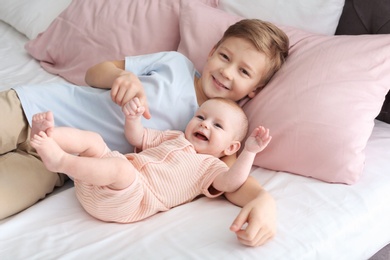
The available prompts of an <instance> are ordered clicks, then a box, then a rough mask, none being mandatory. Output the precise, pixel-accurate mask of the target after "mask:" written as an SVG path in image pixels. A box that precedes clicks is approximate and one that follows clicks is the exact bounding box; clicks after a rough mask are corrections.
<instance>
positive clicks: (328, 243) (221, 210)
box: [0, 22, 390, 260]
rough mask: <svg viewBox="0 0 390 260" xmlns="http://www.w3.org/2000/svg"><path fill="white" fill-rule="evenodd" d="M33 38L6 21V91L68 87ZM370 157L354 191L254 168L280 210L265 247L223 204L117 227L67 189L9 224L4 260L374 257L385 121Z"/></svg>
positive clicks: (388, 164)
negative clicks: (31, 43) (237, 229)
mask: <svg viewBox="0 0 390 260" xmlns="http://www.w3.org/2000/svg"><path fill="white" fill-rule="evenodd" d="M26 41H27V38H25V37H24V36H22V35H21V34H19V33H18V32H16V31H15V30H13V29H12V28H11V27H9V26H8V25H6V24H4V23H2V22H0V57H1V61H0V90H4V89H8V88H10V87H11V86H14V85H17V84H26V83H38V82H49V81H61V80H62V79H60V78H59V77H57V76H53V75H51V74H49V73H47V72H45V71H44V70H43V69H41V68H40V67H39V64H38V63H37V62H36V61H35V60H33V59H32V58H30V57H29V56H28V54H27V53H26V52H25V51H24V49H23V45H24V43H25V42H26ZM2 123H5V122H2ZM366 152H367V162H366V167H365V171H364V174H363V177H362V179H361V180H360V181H359V182H358V183H357V184H355V185H353V186H347V185H342V184H328V183H324V182H321V181H317V180H314V179H309V178H305V177H300V176H297V175H292V174H288V173H284V172H274V171H269V170H264V169H261V168H254V169H253V171H252V175H253V176H255V178H256V179H257V180H258V181H259V182H260V183H261V184H263V186H264V187H265V189H266V190H268V191H269V192H270V193H271V195H273V196H274V198H275V199H276V202H277V207H278V228H277V234H276V237H275V238H274V239H273V240H272V241H270V242H268V243H267V244H266V245H264V246H262V247H257V248H250V247H245V246H243V245H241V244H239V243H238V241H237V240H236V238H235V235H234V234H233V233H232V232H230V231H229V226H230V224H231V222H232V221H233V219H234V218H235V216H236V215H237V214H238V212H239V208H238V207H236V206H233V205H232V204H230V203H229V202H228V201H227V200H225V199H223V198H218V199H214V200H211V199H207V198H201V199H198V200H196V201H194V202H191V203H189V204H186V205H183V206H179V207H177V208H174V209H172V210H170V211H168V212H165V213H161V214H157V215H155V216H153V217H151V218H149V219H147V220H145V221H142V222H139V223H135V224H112V223H103V222H100V221H98V220H95V219H94V218H92V217H90V216H89V215H88V214H87V213H86V212H85V211H84V210H83V209H82V208H81V206H80V204H79V203H78V201H77V199H76V197H75V194H74V188H73V186H72V184H71V183H68V184H67V185H66V186H65V187H63V188H62V189H60V190H58V191H56V192H55V194H52V195H51V196H49V197H48V198H46V199H44V200H43V201H41V202H39V203H37V204H36V205H34V206H33V207H31V208H29V209H27V210H25V211H23V212H21V213H19V214H17V215H15V216H13V217H10V218H8V219H5V220H2V221H0V259H12V260H14V259H76V258H77V259H86V258H90V259H300V260H301V259H326V260H329V259H367V258H369V257H370V256H372V255H373V254H374V253H375V252H377V251H378V250H379V249H381V248H382V247H383V246H385V245H386V244H388V243H389V242H390V160H389V158H390V125H389V124H385V123H383V122H380V121H376V125H375V128H374V132H373V134H372V136H371V138H370V140H369V142H368V146H367V150H366Z"/></svg>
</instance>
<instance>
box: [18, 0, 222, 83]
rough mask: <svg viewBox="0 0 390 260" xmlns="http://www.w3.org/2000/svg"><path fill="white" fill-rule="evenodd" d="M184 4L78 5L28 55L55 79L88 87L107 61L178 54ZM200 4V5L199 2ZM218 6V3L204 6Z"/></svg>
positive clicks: (80, 0) (121, 0) (135, 0)
mask: <svg viewBox="0 0 390 260" xmlns="http://www.w3.org/2000/svg"><path fill="white" fill-rule="evenodd" d="M182 1H184V2H185V1H191V2H194V3H195V1H193V0H181V1H178V0H164V1H154V0H132V1H128V0H117V1H106V0H73V1H72V3H71V4H70V5H69V7H68V8H67V9H66V10H65V11H64V12H62V13H61V14H60V15H59V16H58V17H57V18H56V19H55V20H54V21H53V23H52V24H51V25H50V26H49V28H48V29H47V30H46V31H45V32H44V33H42V34H40V35H39V36H38V37H37V38H36V39H34V40H32V41H30V42H28V43H27V44H26V46H25V47H26V50H27V51H28V52H29V54H31V55H32V56H33V57H34V58H35V59H37V60H39V61H40V63H41V66H42V67H43V68H44V69H45V70H47V71H48V72H50V73H53V74H58V75H60V76H62V77H63V78H65V79H66V80H68V81H70V82H72V83H74V84H77V85H86V83H85V81H84V77H85V72H86V70H87V69H88V68H89V67H91V66H93V65H95V64H97V63H99V62H102V61H105V60H121V59H124V57H125V56H130V55H138V54H146V53H152V52H158V51H168V50H177V47H178V44H179V12H180V5H181V2H182ZM198 1H199V0H198ZM202 2H204V3H206V4H208V5H211V6H217V3H218V0H202Z"/></svg>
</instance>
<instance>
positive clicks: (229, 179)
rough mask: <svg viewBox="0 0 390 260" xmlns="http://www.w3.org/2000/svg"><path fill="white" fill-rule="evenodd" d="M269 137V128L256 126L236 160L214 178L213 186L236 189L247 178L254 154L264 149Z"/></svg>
mask: <svg viewBox="0 0 390 260" xmlns="http://www.w3.org/2000/svg"><path fill="white" fill-rule="evenodd" d="M271 139H272V137H271V136H270V135H269V129H266V128H264V127H262V126H259V127H256V128H255V129H254V130H253V132H252V134H251V135H250V136H249V137H248V139H247V140H246V142H245V147H244V149H243V151H242V152H241V154H240V155H239V156H238V158H237V160H236V162H235V163H234V164H233V165H232V166H231V168H230V169H229V170H228V171H227V172H225V173H222V174H220V175H218V176H217V177H216V178H215V179H214V182H213V187H214V188H215V189H217V190H219V191H224V192H233V191H235V190H237V189H238V188H239V187H240V186H241V185H242V184H243V183H244V182H245V181H246V179H247V178H248V175H249V173H250V170H251V168H252V164H253V160H254V159H255V156H256V154H257V153H259V152H261V151H262V150H264V149H265V147H267V145H268V144H269V142H270V141H271Z"/></svg>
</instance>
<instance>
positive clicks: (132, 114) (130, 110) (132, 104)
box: [122, 97, 145, 119]
mask: <svg viewBox="0 0 390 260" xmlns="http://www.w3.org/2000/svg"><path fill="white" fill-rule="evenodd" d="M122 112H123V114H125V116H126V118H128V119H137V118H139V117H140V116H141V115H142V114H143V113H144V112H145V107H144V106H142V105H141V101H140V100H139V98H137V97H135V98H133V99H131V100H130V101H129V102H127V103H126V104H125V105H124V106H123V107H122Z"/></svg>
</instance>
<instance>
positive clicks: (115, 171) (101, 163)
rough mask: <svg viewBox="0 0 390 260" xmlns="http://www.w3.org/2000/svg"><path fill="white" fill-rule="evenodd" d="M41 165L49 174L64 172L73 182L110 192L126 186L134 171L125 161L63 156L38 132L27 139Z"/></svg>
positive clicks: (133, 176) (50, 140)
mask: <svg viewBox="0 0 390 260" xmlns="http://www.w3.org/2000/svg"><path fill="white" fill-rule="evenodd" d="M31 146H33V147H34V148H35V149H36V150H37V152H38V154H39V155H40V156H41V159H42V161H43V163H44V164H45V166H46V167H47V168H48V169H49V170H50V171H53V172H62V173H65V174H67V175H69V176H71V177H73V178H74V179H78V180H81V181H83V182H86V183H89V184H92V185H97V186H109V187H110V188H112V189H118V190H120V189H124V188H127V187H128V186H130V185H131V184H132V183H133V181H134V179H135V174H136V169H135V168H134V167H133V165H132V164H131V163H129V162H128V161H127V159H125V158H117V157H108V158H91V157H79V156H74V155H72V154H68V153H66V152H65V151H64V150H63V149H61V147H60V146H59V145H58V144H57V143H56V141H55V140H54V139H53V138H51V137H49V136H47V135H46V133H45V132H43V131H41V132H39V134H38V135H36V136H35V138H34V139H32V140H31Z"/></svg>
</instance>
